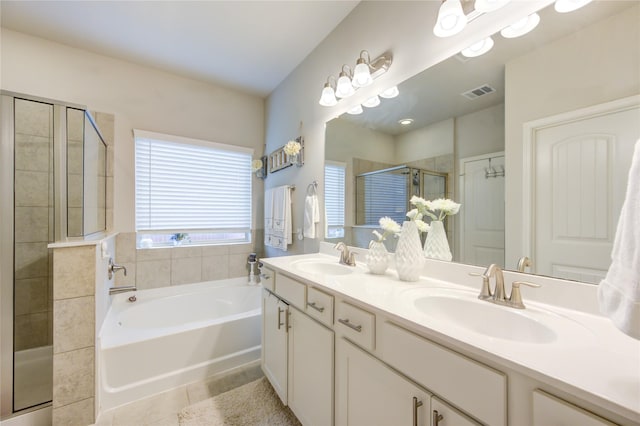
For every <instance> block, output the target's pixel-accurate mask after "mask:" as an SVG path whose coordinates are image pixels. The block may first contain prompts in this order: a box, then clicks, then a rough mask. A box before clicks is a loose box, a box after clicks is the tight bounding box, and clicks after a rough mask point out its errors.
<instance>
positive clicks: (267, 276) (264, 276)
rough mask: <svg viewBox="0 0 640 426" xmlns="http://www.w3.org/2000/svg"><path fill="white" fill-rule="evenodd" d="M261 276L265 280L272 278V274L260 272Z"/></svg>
mask: <svg viewBox="0 0 640 426" xmlns="http://www.w3.org/2000/svg"><path fill="white" fill-rule="evenodd" d="M260 278H262V279H263V280H270V279H271V275H267V274H260Z"/></svg>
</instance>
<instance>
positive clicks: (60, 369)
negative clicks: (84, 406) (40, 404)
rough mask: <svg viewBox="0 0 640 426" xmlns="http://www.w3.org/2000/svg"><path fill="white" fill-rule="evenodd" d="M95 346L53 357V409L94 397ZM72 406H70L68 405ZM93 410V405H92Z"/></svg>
mask: <svg viewBox="0 0 640 426" xmlns="http://www.w3.org/2000/svg"><path fill="white" fill-rule="evenodd" d="M93 366H94V348H93V346H89V347H86V348H82V349H77V350H72V351H68V352H63V353H57V354H55V355H54V357H53V377H54V383H53V411H54V412H55V411H56V408H58V407H64V406H66V405H69V404H72V403H75V402H79V401H83V400H86V399H93V395H94V367H93ZM67 408H70V407H67ZM91 411H93V407H91Z"/></svg>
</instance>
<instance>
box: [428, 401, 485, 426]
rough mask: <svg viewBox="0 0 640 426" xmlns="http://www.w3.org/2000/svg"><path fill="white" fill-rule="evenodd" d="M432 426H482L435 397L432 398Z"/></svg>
mask: <svg viewBox="0 0 640 426" xmlns="http://www.w3.org/2000/svg"><path fill="white" fill-rule="evenodd" d="M431 426H480V423H477V422H475V421H473V420H471V419H470V418H469V417H467V416H465V415H464V414H462V413H461V412H459V411H458V410H456V409H455V408H453V407H451V406H450V405H449V404H447V403H446V402H444V401H441V400H439V399H438V398H436V397H435V396H434V397H432V398H431Z"/></svg>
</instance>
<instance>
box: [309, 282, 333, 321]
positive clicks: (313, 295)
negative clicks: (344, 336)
mask: <svg viewBox="0 0 640 426" xmlns="http://www.w3.org/2000/svg"><path fill="white" fill-rule="evenodd" d="M307 314H308V315H309V316H311V317H313V318H315V319H317V320H318V321H320V322H321V323H323V324H325V325H327V326H329V327H331V326H332V325H333V296H331V295H328V294H327V293H323V292H321V291H320V290H318V289H316V288H313V287H309V288H308V289H307Z"/></svg>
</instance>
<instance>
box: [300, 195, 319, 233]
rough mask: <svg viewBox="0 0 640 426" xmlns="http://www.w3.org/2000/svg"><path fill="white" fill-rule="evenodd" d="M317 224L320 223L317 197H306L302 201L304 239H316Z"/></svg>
mask: <svg viewBox="0 0 640 426" xmlns="http://www.w3.org/2000/svg"><path fill="white" fill-rule="evenodd" d="M318 222H320V208H319V207H318V196H317V195H316V194H311V195H307V196H306V197H305V199H304V228H303V235H304V237H305V238H312V239H313V238H316V223H318Z"/></svg>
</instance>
